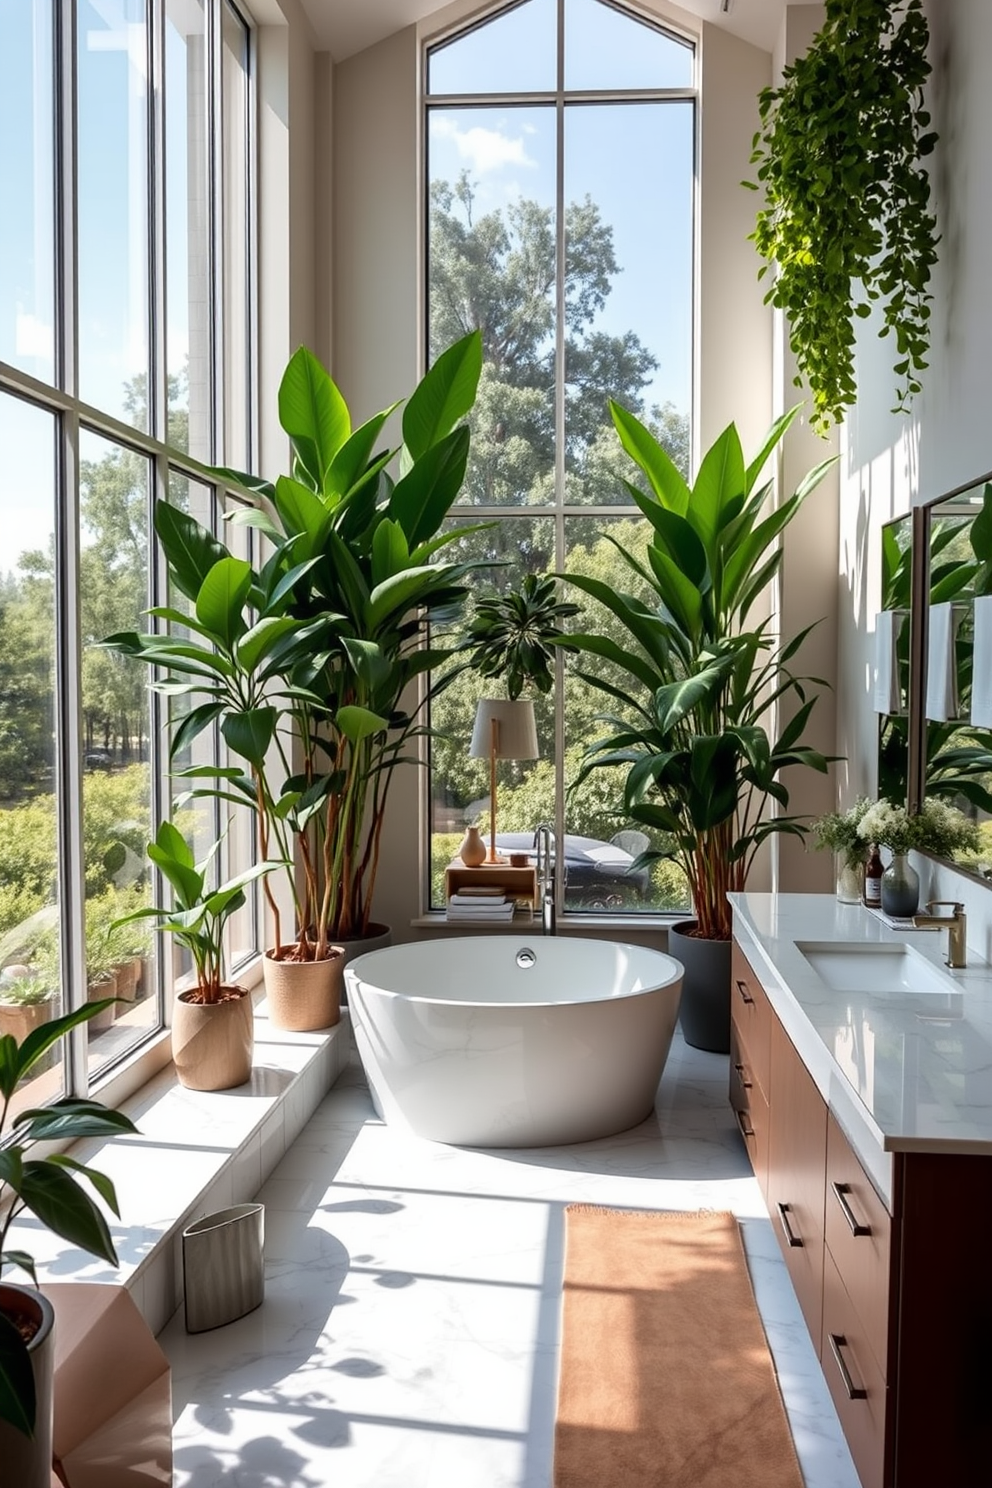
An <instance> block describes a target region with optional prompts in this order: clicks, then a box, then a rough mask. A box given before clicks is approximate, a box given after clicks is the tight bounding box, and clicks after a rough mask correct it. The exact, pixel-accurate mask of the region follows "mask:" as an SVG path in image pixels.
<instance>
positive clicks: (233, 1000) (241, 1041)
mask: <svg viewBox="0 0 992 1488" xmlns="http://www.w3.org/2000/svg"><path fill="white" fill-rule="evenodd" d="M220 990H221V1000H220V1002H191V1001H190V1000H189V999H190V998H191V997H195V996H196V993H195V992H192V991H190V992H180V993H179V994H178V996H177V997H176V999H175V1002H174V1003H173V1005H172V1059H173V1063H174V1064H175V1066H176V1074H177V1076H178V1078H179V1083H180V1085H184V1086H185V1087H186V1089H187V1090H231V1089H232V1088H233V1087H234V1086H235V1085H243V1084H244V1083H245V1081H246V1080H249V1079H250V1078H251V1061H252V1052H253V1050H254V1044H255V1034H254V1015H253V1012H252V1005H251V995H250V994H249V993H248V992H247V991H246V989H245V988H244V987H222V988H221V989H220Z"/></svg>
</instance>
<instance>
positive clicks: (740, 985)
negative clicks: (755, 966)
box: [737, 977, 754, 1006]
mask: <svg viewBox="0 0 992 1488" xmlns="http://www.w3.org/2000/svg"><path fill="white" fill-rule="evenodd" d="M737 990H738V992H739V993H740V994H741V997H742V998H743V999H744V1001H745V1002H746V1003H748V1004H750V1005H752V1006H753V1004H754V998H753V997H752V996H751V994H750V992H749V991H748V990H747V982H742V981H741V980H740V978H739V977H738V979H737Z"/></svg>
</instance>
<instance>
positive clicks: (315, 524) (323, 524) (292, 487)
mask: <svg viewBox="0 0 992 1488" xmlns="http://www.w3.org/2000/svg"><path fill="white" fill-rule="evenodd" d="M275 504H276V510H277V511H278V513H279V520H280V521H281V522H282V525H283V527H284V528H285V529H286V532H287V533H288V534H289V536H291V537H295V538H296V539H297V541H296V544H295V545H294V550H293V561H294V563H295V562H306V560H307V559H308V558H312V557H313V556H314V555H315V554H316V553H319V552H321V551H322V549H323V547H324V544H325V542H326V541H327V534H328V532H329V531H330V529H331V524H332V522H333V520H334V516H333V512H331V511H330V510H329V509H328V508H327V507H326V506H325V505H324V503H323V501H321V499H320V497H319V496H316V495H315V494H314V493H313V491H308V490H307V488H306V486H304V485H301V484H300V482H299V481H297V480H291V479H290V477H289V476H288V475H281V476H280V477H279V479H278V480H277V481H276V498H275Z"/></svg>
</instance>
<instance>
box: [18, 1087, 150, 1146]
mask: <svg viewBox="0 0 992 1488" xmlns="http://www.w3.org/2000/svg"><path fill="white" fill-rule="evenodd" d="M17 1125H18V1127H21V1126H22V1125H24V1126H26V1127H27V1131H26V1133H25V1134H24V1135H26V1136H27V1138H29V1139H30V1140H31V1141H32V1142H42V1141H46V1142H68V1141H72V1142H76V1141H78V1140H79V1139H80V1138H81V1137H105V1136H108V1135H113V1134H114V1133H117V1132H136V1131H137V1130H138V1128H137V1127H136V1126H135V1124H134V1122H133V1121H132V1120H131V1118H130V1116H125V1114H124V1112H123V1111H117V1110H114V1109H112V1108H111V1107H109V1106H102V1105H101V1104H100V1102H99V1101H91V1100H86V1099H84V1098H83V1097H81V1096H71V1095H67V1096H65V1097H63V1099H62V1100H57V1101H53V1102H52V1104H51V1105H50V1106H32V1107H31V1109H30V1110H28V1111H22V1112H21V1113H20V1114H19V1116H18V1118H17ZM24 1135H19V1137H18V1140H19V1141H23V1140H24Z"/></svg>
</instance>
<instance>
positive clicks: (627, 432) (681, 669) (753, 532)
mask: <svg viewBox="0 0 992 1488" xmlns="http://www.w3.org/2000/svg"><path fill="white" fill-rule="evenodd" d="M610 406H611V412H612V416H613V422H614V425H615V427H616V430H617V433H618V435H619V437H620V440H621V443H622V444H623V446H624V448H625V450H626V451H627V453H628V454H629V455H630V456H631V458H632V459H633V460H634V462H635V464H636V465H637V467H638V470H639V471H640V473H641V475H642V476H643V478H644V481H645V486H646V489H643V490H642V489H640V488H639V487H637V486H635V485H633V484H629V485H628V489H629V491H630V494H631V496H632V497H633V498H634V500H635V501H636V502H637V505H638V507H639V508H640V510H641V512H642V513H643V514H644V516H645V518H646V519H647V521H648V522H649V523H650V528H651V532H650V540H649V544H648V549H647V562H646V563H643V562H641V561H640V560H639V559H638V558H637V557H636V556H635V555H634V554H632V553H630V552H628V551H627V550H626V549H624V548H620V552H621V554H622V556H623V558H624V560H625V561H626V563H627V564H628V565H629V567H630V569H631V572H632V576H633V578H634V579H635V580H636V582H637V586H638V587H639V588H640V589H641V596H646V597H641V596H638V595H634V594H624V593H620V592H617V591H615V590H614V589H612V588H610V587H609V586H607V585H605V584H603V583H601V582H600V581H598V580H595V579H592V578H589V577H588V576H584V575H581V574H571V575H566V576H564V577H566V578H567V580H568V582H569V583H571V584H573V585H574V586H575V587H577V588H579V589H581V590H582V591H583V592H584V593H585V594H587V595H588V596H589V597H590V598H591V599H595V600H598V601H599V602H600V603H601V604H603V605H605V606H606V608H607V609H608V610H609V611H610V612H611V613H612V614H613V616H614V617H615V618H616V619H617V620H618V621H619V622H620V624H621V625H622V626H623V627H624V630H625V632H626V635H627V637H628V638H629V644H628V645H625V646H620V645H618V644H617V643H616V642H615V641H613V640H611V639H610V638H609V637H607V636H604V635H597V634H593V633H588V634H572V635H570V636H569V643H570V644H571V645H573V646H575V647H577V648H578V649H579V651H580V652H585V653H586V654H587V655H589V656H593V657H598V658H600V659H603V660H606V661H607V662H609V663H610V664H611V668H612V670H611V672H610V673H609V674H608V675H598V674H594V673H591V672H589V673H587V672H583V673H582V675H583V677H584V678H585V680H587V681H588V682H589V683H590V684H591V685H592V686H594V687H596V688H598V689H599V690H600V691H601V692H603V693H605V694H606V695H607V696H608V697H610V698H611V699H612V700H613V702H614V703H619V704H620V711H619V712H615V713H612V714H609V715H607V716H606V719H605V724H606V731H605V733H604V736H603V738H601V739H600V740H598V741H597V742H596V743H594V744H593V745H591V746H590V748H589V750H588V751H587V758H586V762H585V764H584V766H583V770H582V772H581V774H580V777H579V779H580V780H581V779H583V778H585V776H586V775H587V774H588V773H589V771H590V770H593V769H598V768H603V767H607V768H612V769H620V770H622V771H623V772H624V788H623V795H624V810H625V812H626V814H627V815H628V816H629V817H630V818H632V819H633V820H634V821H636V822H638V823H640V824H642V825H643V826H644V827H646V828H648V829H651V830H654V831H657V832H661V833H666V834H668V838H669V840H670V842H671V843H672V847H671V848H670V849H669V850H668V851H667V852H662V851H660V850H658V849H654V848H649V849H648V850H646V851H645V852H643V853H642V854H641V855H640V856H639V857H638V858H637V859H636V860H635V863H634V865H633V867H634V868H635V870H636V869H637V868H639V867H643V866H645V865H646V864H648V863H649V862H652V861H654V860H655V859H656V858H658V857H662V856H669V857H674V858H675V859H676V860H677V861H678V862H679V863H680V865H681V867H682V868H683V870H684V872H685V874H686V877H687V879H688V882H689V887H690V891H691V895H692V906H693V913H694V918H693V919H692V920H688V921H684V922H682V923H680V924H677V925H675V926H674V927H672V930H671V931H670V934H669V946H670V948H671V949H672V953H673V954H674V955H676V956H678V957H679V959H681V960H682V961H683V962H684V964H685V968H686V975H685V982H684V989H683V998H682V1009H681V1014H680V1016H681V1018H682V1026H683V1032H684V1033H685V1036H686V1039H687V1040H688V1042H689V1043H692V1044H694V1045H696V1046H697V1047H700V1048H708V1049H718V1050H722V1051H726V1049H727V1048H729V1033H730V940H731V933H732V912H731V906H730V904H729V903H728V900H727V895H728V893H730V892H732V891H737V890H741V889H743V888H744V886H745V884H746V882H747V878H748V873H749V871H750V869H751V866H752V864H753V862H754V858H755V854H756V853H757V852H758V850H759V848H760V847H761V846H762V844H763V843H765V842H766V841H767V840H768V839H769V838H770V837H772V836H774V835H775V834H777V833H791V834H794V835H798V836H802V835H803V833H804V831H805V827H804V825H803V824H802V822H801V821H799V820H798V819H797V818H796V817H795V816H792V815H789V813H788V803H789V792H788V790H787V788H786V786H785V784H784V783H783V781H782V778H781V776H782V771H783V770H784V769H785V768H786V767H787V766H794V765H801V766H806V767H808V768H811V769H814V770H819V771H825V770H826V769H827V764H828V760H827V758H826V757H825V756H824V755H823V754H821V753H819V752H818V751H817V750H815V749H811V748H810V747H808V746H807V745H805V744H804V743H803V742H802V739H803V733H804V731H805V729H806V726H807V723H808V720H809V716H810V713H811V712H812V710H813V707H814V705H815V702H816V696H815V694H813V695H811V694H810V692H809V688H808V683H809V679H807V678H804V677H801V676H797V675H796V674H795V673H794V672H793V671H792V666H791V664H792V661H793V658H794V657H795V655H796V653H797V652H798V651H799V649H800V647H801V646H802V643H803V640H804V639H805V637H806V635H807V634H808V633H809V632H808V629H807V630H804V631H802V632H800V633H799V634H798V635H796V636H794V637H792V638H791V639H789V640H786V641H778V640H776V638H775V637H774V635H773V633H772V626H771V622H770V621H769V620H767V619H759V620H757V621H754V620H752V619H751V616H752V612H753V610H754V608H755V605H756V604H757V605H758V606H759V613H760V601H761V599H762V598H763V596H764V595H765V594H766V591H767V590H768V588H769V585H770V584H771V583H772V582H773V580H774V578H775V576H776V574H777V573H778V571H779V568H780V566H781V563H782V550H781V548H780V547H779V546H778V538H779V537H780V535H781V533H782V532H783V531H784V530H785V528H786V527H787V526H788V524H789V523H790V522H791V521H792V519H793V518H794V517H795V515H796V513H797V512H798V510H799V508H800V506H801V505H802V503H803V502H804V501H805V499H806V498H807V496H808V495H809V493H810V492H811V491H812V490H813V489H814V488H815V487H816V485H817V484H818V483H819V481H820V480H821V479H822V478H823V476H824V474H825V473H826V471H827V469H828V468H829V466H830V465H831V464H832V463H833V462H832V461H830V460H827V461H824V462H823V463H822V464H819V465H817V466H816V467H815V468H814V469H813V470H811V471H810V472H809V474H808V475H807V476H806V477H805V479H804V480H803V481H802V482H801V484H800V486H799V487H798V489H797V490H796V491H795V492H794V494H793V495H791V496H789V497H788V498H787V499H786V500H784V501H782V502H781V503H780V504H779V505H778V506H777V507H775V508H774V509H769V508H768V506H767V501H768V497H769V495H770V493H771V488H772V483H771V482H770V481H769V482H768V483H767V484H763V485H760V486H759V485H758V478H759V476H760V474H761V472H762V470H763V468H764V466H765V464H766V462H767V460H768V458H769V456H770V455H771V454H772V453H773V452H774V451H775V450H776V448H777V447H778V445H779V443H780V441H781V440H782V438H783V436H784V435H785V432H786V430H787V429H788V427H789V425H790V424H791V423H792V420H793V419H794V418H795V416H796V414H797V412H798V408H794V409H792V410H791V412H789V413H787V414H785V415H784V416H783V417H782V418H780V419H779V420H778V421H777V422H776V423H775V424H774V425H773V426H772V428H771V430H770V431H769V433H768V435H767V436H766V438H765V440H764V443H763V444H762V446H761V448H760V450H759V451H758V454H757V455H756V456H755V458H754V459H753V460H752V461H751V462H750V464H745V460H744V454H743V451H742V448H741V441H740V436H739V434H738V432H737V429H736V427H735V426H734V425H733V424H731V425H730V426H729V427H728V428H727V429H725V430H724V432H723V433H722V434H721V435H720V436H719V438H718V439H717V440H716V441H715V443H714V444H713V446H712V448H711V449H710V450H709V451H708V452H707V454H706V455H705V457H704V459H703V461H702V464H701V465H700V468H699V473H698V475H697V477H696V480H695V483H694V485H693V486H692V487H691V488H690V486H689V485H688V484H687V482H686V480H685V479H684V477H683V476H682V474H681V473H680V472H679V470H678V469H677V468H676V466H675V465H674V464H673V463H672V461H671V459H670V458H669V456H668V455H667V454H666V452H665V450H664V448H663V447H662V446H661V445H660V444H659V443H658V441H657V440H656V439H655V438H654V437H653V435H652V434H651V433H650V431H649V430H648V429H647V428H646V427H645V426H644V425H643V424H641V423H640V422H639V421H638V420H637V419H636V418H635V417H634V415H633V414H631V413H629V412H627V411H626V410H625V409H623V408H621V407H619V406H618V405H617V404H616V403H611V405H610ZM778 712H781V714H782V717H783V719H784V721H783V722H782V723H781V724H780V726H777V727H776V725H775V719H776V716H777V713H778ZM769 801H774V802H775V803H776V805H777V807H778V809H779V811H778V814H777V815H774V816H769V815H767V814H766V806H767V804H768V802H769Z"/></svg>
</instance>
